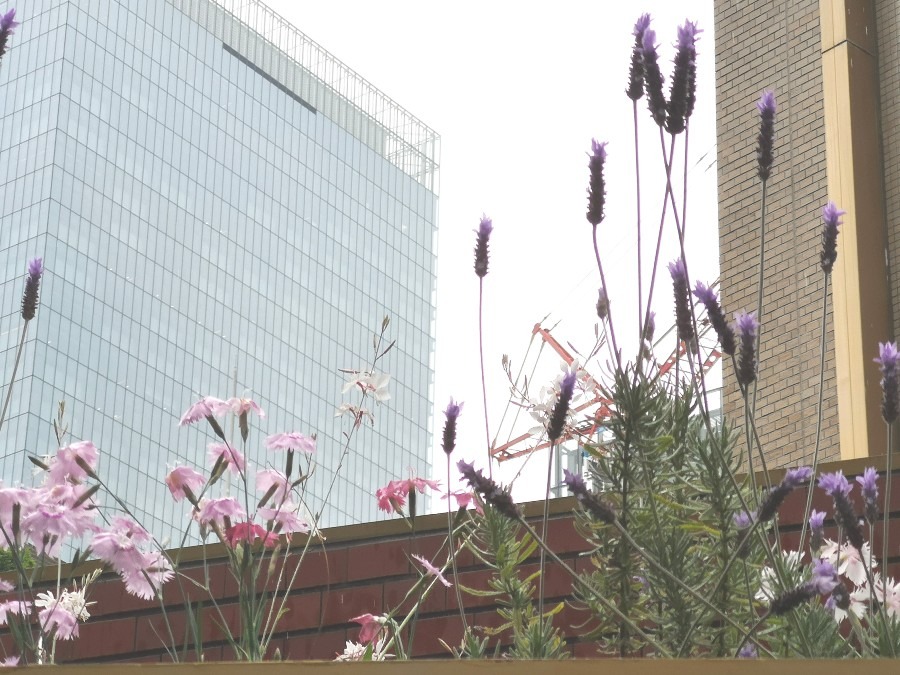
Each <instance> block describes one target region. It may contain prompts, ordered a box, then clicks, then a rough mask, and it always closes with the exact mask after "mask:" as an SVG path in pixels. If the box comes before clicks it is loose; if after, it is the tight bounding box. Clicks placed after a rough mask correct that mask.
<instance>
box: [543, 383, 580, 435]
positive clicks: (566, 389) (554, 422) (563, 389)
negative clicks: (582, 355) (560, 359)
mask: <svg viewBox="0 0 900 675" xmlns="http://www.w3.org/2000/svg"><path fill="white" fill-rule="evenodd" d="M576 379H577V374H576V373H575V371H574V370H570V371H568V372H567V373H566V374H565V375H564V376H563V379H562V383H561V384H560V385H559V397H558V398H557V399H556V405H554V406H553V412H551V413H550V422H549V423H548V424H547V438H549V439H550V442H551V443H556V441H558V440H559V437H560V436H562V433H563V430H564V429H565V428H566V416H567V415H568V414H569V404H570V403H571V402H572V396H573V394H574V393H575V381H576Z"/></svg>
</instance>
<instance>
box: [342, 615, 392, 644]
mask: <svg viewBox="0 0 900 675" xmlns="http://www.w3.org/2000/svg"><path fill="white" fill-rule="evenodd" d="M350 620H351V621H353V622H354V623H358V624H360V625H361V626H362V628H360V629H359V641H360V642H361V643H362V644H364V645H367V644H369V643H370V642H373V641H374V640H375V638H376V637H378V634H379V633H380V632H381V628H382V626H384V617H380V616H373V615H371V614H362V615H360V616H357V617H354V618H352V619H350Z"/></svg>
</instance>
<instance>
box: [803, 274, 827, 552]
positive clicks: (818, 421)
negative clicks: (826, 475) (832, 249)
mask: <svg viewBox="0 0 900 675" xmlns="http://www.w3.org/2000/svg"><path fill="white" fill-rule="evenodd" d="M830 279H831V275H830V274H827V273H826V274H825V291H824V292H823V294H822V328H821V336H820V340H819V401H818V403H817V404H816V444H815V446H814V448H813V461H812V478H811V479H810V481H809V486H808V487H807V490H806V506H805V507H804V509H803V525H802V527H801V528H800V546H803V542H804V541H805V539H806V528H807V527H808V526H809V515H810V513H811V512H812V500H813V488H814V487H815V484H816V472H817V471H818V470H819V449H820V446H821V441H822V413H823V411H822V402H823V400H824V398H825V330H826V325H827V324H826V320H827V316H828V281H829V280H830Z"/></svg>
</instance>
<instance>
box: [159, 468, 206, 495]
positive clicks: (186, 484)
mask: <svg viewBox="0 0 900 675" xmlns="http://www.w3.org/2000/svg"><path fill="white" fill-rule="evenodd" d="M166 485H167V486H168V488H169V492H171V493H172V498H173V499H174V500H175V501H176V502H180V501H181V500H182V499H184V498H185V497H186V496H187V493H186V491H189V492H190V493H191V494H192V495H193V497H194V499H191V500H190V501H191V502H193V501H195V500H196V497H197V495H198V494H200V490H201V489H203V486H204V485H206V479H205V478H204V477H203V476H202V475H200V473H198V472H197V471H195V470H194V469H192V468H191V467H189V466H176V467H175V468H174V469H172V470H171V471H170V472H169V475H168V476H166Z"/></svg>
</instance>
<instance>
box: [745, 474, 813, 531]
mask: <svg viewBox="0 0 900 675" xmlns="http://www.w3.org/2000/svg"><path fill="white" fill-rule="evenodd" d="M810 476H812V469H810V468H809V467H801V468H799V469H790V470H789V471H788V472H787V473H786V474H785V476H784V479H783V480H782V481H781V483H780V484H779V485H777V486H775V487H774V488H772V489H771V490H770V491H769V492H768V493H767V494H766V496H765V498H764V499H763V501H762V504H760V506H759V511H758V513H757V518H758V519H759V521H760V522H762V523H767V522H769V521H770V520H772V519H773V518H774V517H775V514H776V513H778V508H779V507H780V506H781V505H782V504H783V503H784V500H785V499H787V497H788V495H789V494H791V492H793V491H794V489H795V488H797V487H799V486H800V485H803V484H804V483H806V482H807V481H809V478H810Z"/></svg>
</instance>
